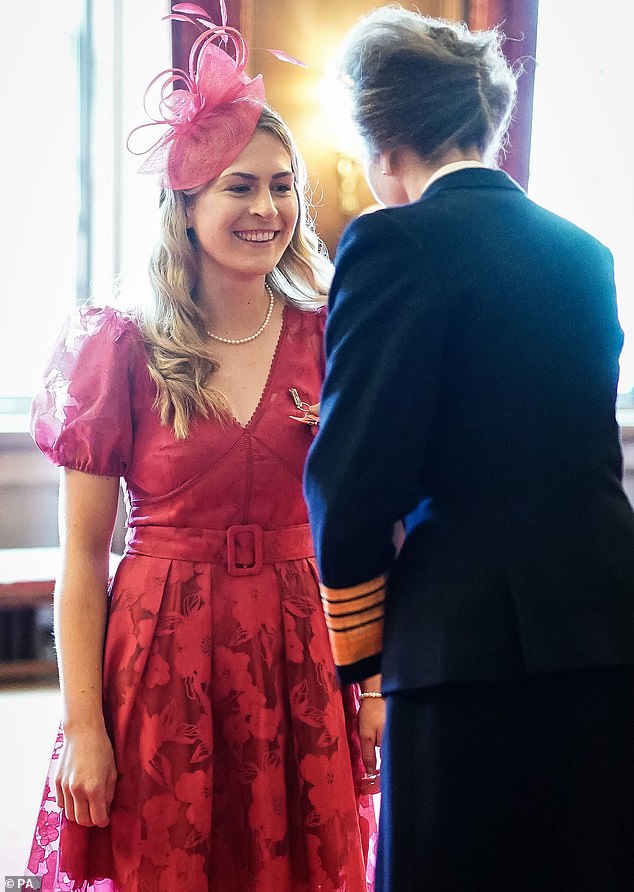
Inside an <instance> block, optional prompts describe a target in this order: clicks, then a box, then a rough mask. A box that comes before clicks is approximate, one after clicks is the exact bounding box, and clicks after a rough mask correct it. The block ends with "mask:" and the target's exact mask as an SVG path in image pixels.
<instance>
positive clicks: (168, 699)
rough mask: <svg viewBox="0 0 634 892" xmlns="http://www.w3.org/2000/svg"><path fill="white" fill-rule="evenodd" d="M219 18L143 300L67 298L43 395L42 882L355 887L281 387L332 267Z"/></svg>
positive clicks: (308, 345)
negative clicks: (148, 299) (59, 722)
mask: <svg viewBox="0 0 634 892" xmlns="http://www.w3.org/2000/svg"><path fill="white" fill-rule="evenodd" d="M185 7H186V9H187V11H188V14H189V13H191V11H192V10H195V9H196V8H195V7H193V5H192V4H180V5H179V6H178V7H177V9H181V10H182V9H184V8H185ZM229 32H231V29H227V28H225V27H213V28H209V30H206V31H204V33H203V34H202V35H201V37H200V38H199V43H198V49H199V50H200V56H199V58H198V64H197V65H196V66H192V70H193V72H195V73H194V74H192V79H191V80H190V81H188V82H187V90H185V91H181V92H184V93H188V95H186V96H181V97H180V99H179V102H181V101H182V103H184V104H185V105H187V107H189V105H188V104H189V103H191V104H192V108H193V109H194V111H193V112H192V115H191V118H188V120H187V127H185V128H182V127H180V129H178V127H179V125H180V123H182V120H181V119H180V118H178V119H177V120H176V121H175V127H174V128H172V129H171V130H170V131H168V138H167V139H166V140H165V142H164V143H163V145H162V149H161V151H160V152H159V153H158V155H156V154H155V153H154V152H153V153H152V155H151V158H152V164H151V166H152V169H153V170H154V171H155V172H156V173H158V174H159V175H160V177H161V183H162V188H161V198H160V241H159V245H158V247H157V248H156V250H155V252H154V255H153V258H152V262H151V275H152V284H153V297H154V300H153V303H152V306H151V307H146V308H145V309H144V310H143V311H134V312H129V313H122V312H120V311H118V310H115V309H112V308H106V309H97V308H91V309H85V310H83V311H82V312H80V313H79V314H78V315H76V316H75V317H73V318H71V319H70V320H69V322H68V324H67V327H66V330H65V332H64V335H63V336H62V338H61V339H60V341H59V342H58V345H57V347H56V349H55V351H54V355H53V358H52V360H51V363H50V367H49V372H48V375H47V379H46V387H45V390H44V391H43V392H42V393H41V394H40V395H38V397H37V398H36V400H35V403H34V411H33V429H34V433H35V438H36V440H37V443H38V445H39V446H40V448H41V449H42V451H43V452H44V453H45V454H46V455H47V456H48V457H49V458H51V459H52V460H53V461H54V462H55V463H57V464H58V465H60V466H62V467H63V468H64V471H63V485H62V506H61V514H60V516H61V518H62V542H63V573H62V575H61V581H60V584H59V585H58V589H57V591H56V595H55V604H56V623H55V625H56V643H57V653H58V658H59V668H60V680H61V690H62V712H63V726H62V729H61V731H60V735H59V738H58V741H57V744H56V747H55V752H54V755H53V768H54V770H53V771H52V772H51V777H50V781H49V784H48V786H47V789H46V795H45V798H44V802H43V805H42V811H41V812H40V816H39V821H38V830H37V833H36V838H35V840H34V844H33V849H32V853H31V860H30V863H29V868H30V869H31V870H32V871H33V872H34V873H36V874H37V875H40V876H45V877H47V882H48V881H50V880H52V881H53V882H54V884H55V885H54V888H56V889H58V890H65V889H70V888H77V887H79V886H81V887H82V888H84V889H86V890H87V892H88V890H94V889H97V888H99V889H100V890H102V892H114V890H117V892H138V890H140V889H142V888H143V889H145V888H166V889H177V888H178V889H180V888H187V889H188V890H190V892H206V890H208V889H209V888H219V889H223V890H224V892H256V890H257V892H308V890H309V889H314V888H320V889H322V890H323V892H343V890H344V889H345V890H346V892H366V868H365V864H364V855H365V854H367V846H368V843H369V840H370V838H371V835H372V832H373V830H374V827H375V825H374V817H373V811H372V805H371V800H370V799H369V797H368V796H367V795H366V794H363V795H362V785H361V779H362V774H363V760H362V756H361V745H360V740H359V733H358V729H357V725H356V720H355V719H356V704H357V700H356V696H355V689H354V688H352V687H348V688H346V689H344V690H342V689H341V688H340V686H339V685H338V683H337V679H336V675H335V670H334V664H333V660H332V654H331V651H330V647H329V643H328V635H327V631H326V626H325V621H324V616H323V612H322V611H321V606H320V600H319V591H318V586H317V578H316V569H315V564H314V558H313V547H312V541H311V536H310V531H309V528H308V523H307V514H306V506H305V503H304V500H303V496H302V488H301V483H302V473H303V464H304V459H305V457H306V453H307V450H308V447H309V445H310V443H311V441H312V438H311V428H310V426H307V425H306V424H303V423H298V420H297V419H296V418H294V417H292V416H293V415H295V414H296V403H295V401H294V399H292V398H291V396H290V392H291V391H293V392H294V393H296V394H298V398H299V399H300V402H302V404H303V403H304V402H305V403H306V404H307V405H309V406H313V405H314V404H315V403H317V401H318V398H319V390H320V385H321V378H322V373H323V353H322V335H323V326H324V312H323V309H322V307H323V304H324V302H325V292H326V288H327V285H328V283H329V278H330V273H331V268H330V264H329V262H328V260H327V258H326V257H325V256H324V255H323V253H322V252H321V251H320V245H319V241H318V239H317V236H316V234H315V232H314V229H313V227H312V222H311V217H310V214H309V212H308V209H307V207H306V203H305V200H304V183H305V174H304V169H303V165H302V163H301V160H300V159H299V157H298V155H297V152H296V150H295V147H294V143H293V140H292V137H291V134H290V133H289V131H288V129H287V128H286V126H285V125H284V123H283V121H282V120H281V119H280V118H279V116H278V115H277V114H276V113H275V112H274V111H273V110H271V109H270V108H268V107H267V106H265V105H263V96H262V90H261V88H257V89H256V88H252V87H251V85H252V84H253V81H249V80H248V78H246V75H244V73H243V70H242V61H243V60H244V58H245V52H242V51H238V50H241V49H244V47H242V43H241V37H240V36H239V35H237V32H231V33H232V34H233V38H232V40H233V44H234V47H235V48H236V59H235V60H233V57H230V56H229V55H227V44H226V43H225V42H224V41H223V40H222V37H224V36H226V34H227V33H229ZM236 35H237V36H236ZM218 38H220V46H217V45H216V43H215V41H216V40H217V39H218ZM228 46H229V49H230V48H231V44H229V45H228ZM227 60H228V61H227ZM208 64H209V65H212V67H213V70H214V72H216V74H218V72H220V74H219V75H218V77H220V81H221V83H220V84H219V83H218V80H217V78H216V77H214V78H212V79H211V80H210V79H209V78H208V77H207V75H208V74H209V72H208V70H207V66H208ZM255 80H257V79H255ZM209 84H211V87H209V90H211V93H213V91H214V90H218V89H219V88H220V89H219V92H220V94H221V95H222V96H223V97H224V96H226V95H227V94H228V93H231V95H235V96H236V100H235V107H234V106H233V105H232V102H229V103H225V104H224V105H223V107H222V118H223V124H226V123H227V122H229V123H231V122H232V121H233V120H234V117H237V118H239V119H240V122H241V126H240V128H238V131H234V130H233V129H232V128H231V127H228V128H227V132H231V133H233V132H237V133H238V134H239V138H238V136H236V141H235V144H233V146H231V145H225V148H224V150H223V152H222V153H221V155H222V157H220V158H218V157H214V156H213V155H210V154H209V153H207V152H206V151H205V152H202V153H201V154H199V155H198V158H199V160H200V164H195V163H193V159H194V158H195V157H196V152H195V151H193V150H192V152H190V151H188V147H190V146H191V147H192V149H195V148H196V146H200V145H205V146H208V145H210V144H213V143H215V137H216V135H217V131H216V128H217V127H219V126H220V125H219V124H218V122H217V120H216V118H215V116H214V114H211V113H210V112H211V111H213V97H212V95H211V93H209V94H208V93H207V86H208V85H209ZM206 85H207V86H206ZM229 88H231V89H229ZM234 88H235V89H234ZM203 99H204V100H205V101H203ZM245 103H246V104H249V103H250V104H252V105H253V106H254V107H249V114H248V115H245V114H244V111H245ZM177 129H178V136H179V139H178V140H176V139H171V138H170V137H171V136H173V135H174V134H175V133H176V132H177ZM221 130H222V131H223V133H224V132H225V131H224V129H223V128H222V127H221ZM159 148H160V146H159ZM181 162H182V163H181ZM299 420H300V421H301V420H302V419H299ZM118 478H123V480H124V484H125V487H126V489H127V495H128V499H127V503H128V506H129V511H128V518H127V522H128V536H127V547H126V552H125V554H124V556H123V558H122V560H121V563H120V564H119V568H118V570H117V573H116V575H115V578H114V580H113V582H112V584H111V585H110V586H109V585H108V580H107V568H106V565H105V564H104V558H105V556H107V553H108V545H109V541H110V536H111V532H112V526H113V522H114V513H115V509H116V493H117V489H118ZM108 589H109V598H107V596H108ZM106 604H108V622H107V627H106V619H105V617H106ZM87 618H88V619H87ZM62 813H63V814H64V816H65V821H64V822H62V824H61V833H60V834H59V836H56V839H54V840H53V839H51V835H50V834H49V833H48V832H47V828H48V827H49V826H50V825H51V824H55V826H57V825H58V823H59V819H60V816H61V814H62ZM362 840H363V841H364V844H365V849H364V847H363V845H362ZM45 886H46V884H45Z"/></svg>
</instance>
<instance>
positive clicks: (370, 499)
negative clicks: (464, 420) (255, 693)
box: [304, 211, 447, 682]
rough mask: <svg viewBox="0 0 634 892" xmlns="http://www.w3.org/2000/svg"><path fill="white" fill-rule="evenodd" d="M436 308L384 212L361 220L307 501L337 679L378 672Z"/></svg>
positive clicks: (421, 453)
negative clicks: (389, 579)
mask: <svg viewBox="0 0 634 892" xmlns="http://www.w3.org/2000/svg"><path fill="white" fill-rule="evenodd" d="M446 313H447V310H446V302H445V300H444V296H443V294H442V289H441V287H440V284H439V281H438V278H437V276H436V274H435V272H434V269H433V265H432V263H431V262H430V259H429V258H425V257H424V256H423V255H422V252H421V250H420V249H419V248H418V245H417V243H416V242H414V241H413V239H411V238H409V237H408V233H407V232H405V231H404V230H403V229H402V228H401V227H400V226H399V225H397V224H395V223H394V222H393V219H392V217H391V215H390V212H389V211H379V212H376V213H375V214H370V215H367V216H363V217H360V218H359V219H358V220H356V221H354V222H353V223H352V224H351V225H350V226H349V227H348V229H347V230H346V232H345V233H344V236H343V238H342V241H341V246H340V249H339V253H338V255H337V258H336V261H335V278H334V281H333V286H332V290H331V294H330V301H329V314H328V321H327V325H326V377H325V381H324V386H323V391H322V399H321V413H320V430H319V433H318V435H317V437H316V439H315V442H314V443H313V445H312V448H311V450H310V453H309V456H308V460H307V465H306V471H305V479H304V486H305V494H306V499H307V502H308V508H309V516H310V522H311V528H312V532H313V536H314V541H315V551H316V557H317V563H318V567H319V573H320V578H321V591H322V599H323V604H324V609H325V613H326V620H327V624H328V628H329V633H330V639H331V644H332V649H333V654H334V657H335V662H336V664H337V666H338V671H339V676H340V678H341V680H342V681H343V682H351V681H358V680H361V679H363V678H367V677H369V676H371V675H374V674H376V673H377V672H379V671H380V662H381V649H382V629H383V615H384V607H385V596H386V595H385V593H386V580H387V576H388V573H389V570H390V567H391V564H392V563H393V561H394V545H393V541H392V536H393V529H394V524H395V522H396V521H397V520H400V519H402V518H403V517H404V516H405V515H406V514H408V513H409V512H410V511H411V510H412V509H413V508H414V507H415V506H416V505H417V503H418V501H419V497H420V492H421V475H422V468H423V463H424V458H425V447H426V443H427V439H428V435H429V427H430V423H431V420H432V416H433V413H434V409H435V402H436V393H437V388H438V377H439V368H440V362H441V356H442V350H443V340H444V331H445V317H446Z"/></svg>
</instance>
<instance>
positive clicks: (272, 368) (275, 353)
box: [231, 303, 288, 432]
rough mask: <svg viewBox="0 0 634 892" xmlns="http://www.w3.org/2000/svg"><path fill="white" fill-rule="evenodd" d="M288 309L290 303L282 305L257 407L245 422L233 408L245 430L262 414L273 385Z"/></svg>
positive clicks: (238, 424)
mask: <svg viewBox="0 0 634 892" xmlns="http://www.w3.org/2000/svg"><path fill="white" fill-rule="evenodd" d="M287 309H288V304H286V303H285V304H284V306H283V307H282V324H281V325H280V330H279V332H278V335H277V341H276V344H275V350H274V351H273V356H272V357H271V364H270V365H269V370H268V373H267V376H266V380H265V382H264V387H263V388H262V392H261V393H260V398H259V400H258V401H257V403H256V405H255V409H254V410H253V412H252V413H251V415H250V416H249V418H248V420H247V421H246V422H244V424H243V423H242V422H241V421H239V420H238V419H237V418H236V416H235V415H234V413H233V410H232V411H231V418H232V420H233V423H234V424H235V425H236V426H237V427H239V428H240V429H241V430H242V431H243V432H244V431H247V430H249V429H250V428H251V427H252V426H253V424H255V421H256V418H257V416H258V415H259V414H260V409H261V408H262V403H263V402H264V398H265V396H266V395H267V393H268V391H269V387H270V385H271V380H272V378H273V372H274V371H275V366H276V365H277V359H278V356H279V353H280V349H281V347H282V341H283V340H284V336H285V334H286V319H287V314H286V311H287Z"/></svg>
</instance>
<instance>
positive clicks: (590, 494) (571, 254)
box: [305, 168, 634, 692]
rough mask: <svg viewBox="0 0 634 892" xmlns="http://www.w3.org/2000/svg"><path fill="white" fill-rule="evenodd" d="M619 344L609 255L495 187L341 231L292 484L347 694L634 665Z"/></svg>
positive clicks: (502, 182) (475, 180)
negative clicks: (375, 681) (306, 433)
mask: <svg viewBox="0 0 634 892" xmlns="http://www.w3.org/2000/svg"><path fill="white" fill-rule="evenodd" d="M622 343H623V335H622V332H621V329H620V327H619V323H618V320H617V308H616V296H615V288H614V277H613V264H612V257H611V255H610V252H609V251H608V250H607V249H606V248H605V247H604V246H603V245H601V244H600V243H599V242H598V241H597V240H596V239H594V238H593V237H591V236H590V235H588V234H587V233H586V232H583V231H582V230H580V229H578V228H577V227H575V226H574V225H572V224H571V223H569V222H567V221H565V220H563V219H561V218H559V217H557V216H555V215H554V214H552V213H549V212H548V211H546V210H544V209H543V208H541V207H539V206H538V205H536V204H534V203H533V202H532V201H531V200H529V198H528V197H527V196H526V194H525V193H524V192H523V190H522V189H521V188H520V187H519V186H518V185H517V184H516V183H514V182H513V180H511V179H510V178H509V177H508V176H507V175H506V174H505V173H503V172H502V171H496V170H489V169H484V168H475V169H462V170H459V171H456V172H454V173H451V174H448V175H445V176H443V177H441V178H440V179H438V180H436V181H435V182H433V183H432V184H431V185H430V186H429V187H428V189H427V190H426V191H425V193H424V194H423V196H422V198H421V199H420V200H419V201H416V202H414V203H412V204H409V205H405V206H402V207H394V208H388V209H384V210H380V211H377V212H376V213H373V214H368V215H365V216H362V217H360V218H359V219H357V220H355V221H354V222H353V223H352V224H351V225H350V226H349V227H348V228H347V230H346V232H345V233H344V235H343V237H342V241H341V244H340V248H339V252H338V255H337V259H336V275H335V279H334V284H333V287H332V292H331V298H330V309H329V319H328V324H327V328H326V354H327V371H326V380H325V384H324V388H323V396H322V404H321V426H320V431H319V434H318V436H317V438H316V440H315V442H314V444H313V447H312V450H311V452H310V455H309V459H308V464H307V468H306V478H305V492H306V496H307V500H308V504H309V510H310V519H311V524H312V529H313V535H314V539H315V545H316V553H317V561H318V566H319V571H320V575H321V581H322V595H323V598H324V607H325V610H326V615H327V621H328V625H329V629H330V634H331V641H332V645H333V650H334V654H335V660H336V662H337V664H338V667H339V672H340V676H341V678H342V680H344V681H352V680H357V679H361V678H364V677H368V676H370V675H373V674H374V673H375V672H378V671H380V670H381V669H382V671H383V689H384V691H386V692H390V691H395V690H405V689H409V688H418V687H422V686H427V685H435V684H441V683H447V682H462V681H487V680H504V679H513V678H517V677H523V676H525V675H527V674H528V675H530V674H536V673H547V672H559V671H565V670H570V669H580V668H584V667H596V666H608V665H618V664H626V663H634V514H633V512H632V508H631V506H630V504H629V502H628V500H627V497H626V496H625V494H624V491H623V489H622V486H621V477H622V457H621V450H620V444H619V434H618V428H617V424H616V420H615V396H616V387H617V379H618V357H619V353H620V350H621V347H622ZM406 516H407V537H406V540H405V544H404V546H403V548H402V550H401V552H400V554H399V555H398V558H396V559H395V549H394V546H393V544H392V532H393V526H394V523H395V522H396V521H398V520H399V518H404V517H406Z"/></svg>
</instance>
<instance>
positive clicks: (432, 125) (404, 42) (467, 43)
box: [339, 6, 516, 163]
mask: <svg viewBox="0 0 634 892" xmlns="http://www.w3.org/2000/svg"><path fill="white" fill-rule="evenodd" d="M503 41H504V35H503V34H501V33H500V32H499V31H497V30H496V29H492V30H490V31H479V32H473V33H472V32H471V31H469V29H468V28H467V26H466V25H465V24H463V23H461V22H448V21H445V20H443V19H435V18H430V17H428V16H424V15H420V14H419V13H416V12H409V11H407V10H405V9H403V7H401V6H384V7H381V8H380V9H376V10H374V12H371V13H370V14H368V15H367V16H364V17H363V18H362V19H361V20H360V21H359V22H358V23H357V24H356V25H355V26H354V27H353V28H352V30H351V31H350V33H349V34H348V36H347V38H346V40H345V42H344V44H343V47H342V50H341V56H340V60H339V70H340V73H341V75H342V76H343V80H344V83H345V84H346V85H347V86H348V87H349V88H350V91H351V97H352V109H353V110H352V115H353V120H354V123H355V125H356V126H357V128H358V130H359V133H360V135H361V137H362V138H363V140H364V142H365V144H366V147H367V149H368V150H369V152H370V154H371V155H372V156H376V155H377V154H380V153H383V152H389V151H392V150H397V149H399V148H408V149H411V150H413V151H414V152H416V153H417V154H418V155H419V156H420V157H421V158H423V159H425V161H427V162H431V163H434V162H437V161H439V160H441V159H442V158H443V157H444V156H445V155H446V154H447V152H448V151H450V150H451V149H460V150H462V151H464V150H466V149H469V148H472V147H474V146H475V147H477V149H478V150H479V151H480V153H481V155H482V156H483V158H484V159H485V160H486V161H492V160H493V159H494V158H495V156H496V155H497V153H498V151H499V150H500V148H501V147H502V144H503V141H504V139H505V136H506V131H507V129H508V126H509V123H510V121H511V115H512V112H513V107H514V103H515V96H516V77H515V74H514V73H513V71H512V69H511V67H510V66H509V64H508V62H507V60H506V59H505V57H504V55H503V54H502V50H501V45H502V43H503Z"/></svg>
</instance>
